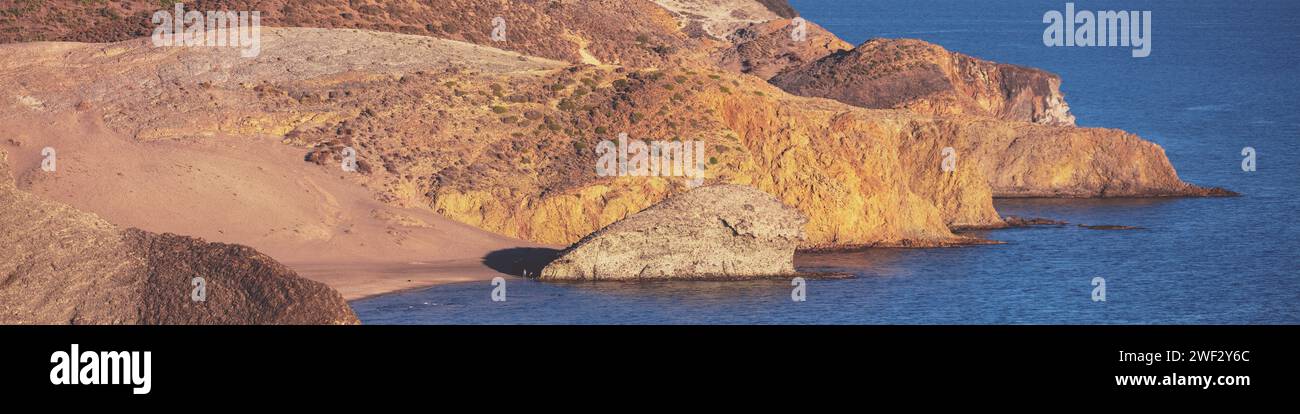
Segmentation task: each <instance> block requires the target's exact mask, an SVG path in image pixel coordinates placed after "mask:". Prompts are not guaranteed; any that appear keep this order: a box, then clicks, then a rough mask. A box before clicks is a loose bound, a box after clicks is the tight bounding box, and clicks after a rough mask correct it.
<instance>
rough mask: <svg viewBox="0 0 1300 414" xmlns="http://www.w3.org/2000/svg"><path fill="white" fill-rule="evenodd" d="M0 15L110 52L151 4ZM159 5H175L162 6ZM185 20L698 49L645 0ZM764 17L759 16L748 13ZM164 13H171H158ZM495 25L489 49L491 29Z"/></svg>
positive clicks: (312, 8) (597, 51) (302, 6)
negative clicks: (499, 32) (499, 27)
mask: <svg viewBox="0 0 1300 414" xmlns="http://www.w3.org/2000/svg"><path fill="white" fill-rule="evenodd" d="M4 3H11V5H10V6H9V7H2V6H0V43H13V42H31V41H72V42H95V43H104V42H118V41H124V40H128V39H134V38H140V37H148V36H150V35H151V34H152V33H153V31H154V28H155V25H154V24H153V23H152V22H151V17H152V15H153V13H154V12H155V11H158V10H160V9H164V8H163V7H161V6H160V2H159V1H158V0H123V1H116V0H115V1H104V0H41V1H32V0H17V1H9V2H0V5H3V4H4ZM161 3H176V2H173V1H164V2H161ZM183 4H184V7H185V10H186V11H190V10H199V11H209V10H234V11H253V10H256V11H259V12H260V15H261V21H262V24H263V25H266V26H273V27H317V28H348V29H364V30H371V31H381V32H392V33H402V34H412V35H424V36H433V37H439V38H443V39H451V40H461V41H466V42H470V43H477V44H483V45H492V46H493V47H497V48H501V49H505V50H511V51H516V52H521V53H525V54H528V55H531V56H537V57H544V58H550V59H556V60H563V61H567V62H573V63H580V62H586V63H592V64H598V63H604V64H621V65H631V66H662V65H664V64H666V63H667V62H669V61H670V60H672V58H673V57H674V56H675V55H677V54H679V53H683V52H691V53H694V51H695V50H697V49H700V47H699V45H698V41H696V40H692V39H690V38H689V37H688V36H687V35H686V34H685V32H683V31H681V30H678V24H677V21H676V20H674V19H673V17H672V15H671V14H670V13H669V12H668V11H667V10H665V9H664V8H662V7H659V6H657V5H656V4H655V3H653V2H651V1H649V0H509V1H508V0H421V1H415V0H403V1H384V0H356V1H319V0H193V1H186V2H183ZM756 7H757V8H758V10H764V11H766V9H764V8H763V6H756ZM165 10H172V9H170V8H166V9H165ZM497 17H500V18H502V19H503V21H504V22H505V29H506V30H505V32H504V34H505V40H504V41H496V40H494V39H493V38H492V31H493V29H494V28H495V27H496V26H495V25H494V23H493V20H494V19H495V18H497Z"/></svg>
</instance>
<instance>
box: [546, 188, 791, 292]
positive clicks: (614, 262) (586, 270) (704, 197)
mask: <svg viewBox="0 0 1300 414" xmlns="http://www.w3.org/2000/svg"><path fill="white" fill-rule="evenodd" d="M805 221H806V220H805V219H804V217H803V216H801V215H800V214H799V213H798V212H797V211H796V210H794V209H792V208H789V207H786V206H785V205H783V204H781V202H780V201H778V200H777V199H776V197H773V196H771V195H769V194H767V193H764V192H762V191H759V190H757V189H754V188H752V187H747V186H741V185H730V184H725V185H712V186H707V187H701V188H697V189H695V190H692V191H689V192H686V193H684V194H682V195H679V196H676V197H673V198H670V199H668V200H666V201H664V202H662V203H659V204H656V205H654V206H651V207H650V208H647V209H645V210H642V211H641V212H639V213H636V214H633V215H630V216H628V217H627V218H625V219H623V220H620V221H618V222H615V223H614V224H611V225H609V226H607V227H605V228H603V229H600V230H599V231H596V232H595V233H592V234H591V235H589V236H587V237H585V238H583V239H582V240H581V241H579V242H578V243H576V244H574V245H573V246H572V247H570V248H568V249H567V250H565V251H564V252H563V253H562V254H561V256H560V258H559V259H556V260H555V261H554V262H551V264H549V265H547V266H546V268H545V269H543V270H542V274H541V279H543V280H604V279H659V278H674V279H715V278H742V277H758V276H778V275H790V274H794V273H795V271H794V251H795V247H796V246H798V244H799V242H800V241H801V240H802V239H803V225H804V223H805Z"/></svg>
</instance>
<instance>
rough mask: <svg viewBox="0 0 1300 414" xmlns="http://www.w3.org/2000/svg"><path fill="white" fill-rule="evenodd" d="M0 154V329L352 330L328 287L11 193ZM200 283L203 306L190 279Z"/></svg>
mask: <svg viewBox="0 0 1300 414" xmlns="http://www.w3.org/2000/svg"><path fill="white" fill-rule="evenodd" d="M5 157H6V154H5V153H4V152H3V151H0V178H2V179H0V245H3V246H5V248H4V249H0V275H4V277H3V278H2V279H0V323H5V324H355V323H358V320H357V317H356V315H355V314H353V312H352V309H351V308H350V307H348V305H347V303H346V302H344V300H343V297H342V296H340V295H339V294H338V292H335V291H334V290H333V289H330V288H329V287H326V286H325V285H323V284H321V283H317V282H312V281H309V280H306V279H303V278H300V277H298V276H297V275H295V274H294V273H293V271H291V270H289V269H287V268H285V267H284V266H282V265H280V264H279V263H277V262H276V261H275V260H273V259H271V258H270V257H267V256H265V255H263V254H260V253H258V252H256V251H254V250H253V249H250V248H247V247H243V246H238V245H227V244H219V243H206V242H204V241H202V240H199V239H194V238H189V237H184V236H177V235H173V234H161V235H160V234H152V233H148V232H144V231H140V230H137V229H125V230H123V229H119V228H117V227H116V226H113V225H112V224H110V223H108V222H106V221H104V220H103V219H100V218H99V217H97V216H95V215H93V214H88V213H83V212H80V211H77V210H75V209H73V208H72V207H69V206H67V205H64V204H61V203H55V202H51V201H46V200H42V199H40V198H38V197H36V196H33V195H32V194H30V193H27V192H24V191H21V190H18V189H17V188H16V187H15V186H14V184H13V181H12V180H11V179H10V177H9V171H8V168H7V167H6V165H7V162H6V160H5ZM195 277H202V278H204V279H205V281H206V286H205V287H206V295H205V301H203V302H195V301H193V300H192V297H191V296H192V294H193V293H194V292H193V290H194V286H193V285H192V280H193V278H195Z"/></svg>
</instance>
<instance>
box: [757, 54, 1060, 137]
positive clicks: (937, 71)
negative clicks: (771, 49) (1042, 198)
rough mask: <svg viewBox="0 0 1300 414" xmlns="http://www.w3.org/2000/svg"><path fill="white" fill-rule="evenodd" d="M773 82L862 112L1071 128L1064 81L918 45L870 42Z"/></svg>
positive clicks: (1053, 75) (785, 72) (1036, 71)
mask: <svg viewBox="0 0 1300 414" xmlns="http://www.w3.org/2000/svg"><path fill="white" fill-rule="evenodd" d="M771 82H772V83H773V84H774V85H777V86H779V87H781V89H784V90H786V91H788V92H790V93H793V94H796V95H803V96H817V97H823V98H831V99H835V100H837V101H840V102H844V103H847V104H850V105H855V106H861V107H864V108H898V109H908V110H911V111H914V112H918V113H924V114H932V115H939V116H945V115H976V116H989V117H994V118H999V119H1004V120H1008V121H1024V122H1033V123H1037V124H1047V125H1074V116H1073V115H1071V114H1070V107H1069V106H1068V105H1066V103H1065V97H1064V96H1063V95H1062V94H1061V91H1060V87H1061V78H1060V77H1059V76H1056V75H1055V74H1052V73H1048V72H1046V71H1043V70H1040V69H1034V68H1028V67H1023V66H1016V65H1008V64H1002V63H994V62H989V61H986V60H981V59H976V58H974V57H971V56H967V55H964V54H961V53H955V52H950V51H948V50H947V49H944V48H942V47H940V46H938V45H935V44H932V43H927V42H924V41H921V40H913V39H872V40H870V41H867V42H866V43H863V44H861V45H859V46H858V47H856V48H853V49H852V50H844V51H838V52H835V53H832V54H829V55H827V56H825V57H823V58H821V59H819V60H817V61H814V62H809V63H807V64H804V65H802V66H799V67H795V68H790V69H788V70H786V71H784V72H782V73H780V74H778V75H776V76H774V77H772V78H771Z"/></svg>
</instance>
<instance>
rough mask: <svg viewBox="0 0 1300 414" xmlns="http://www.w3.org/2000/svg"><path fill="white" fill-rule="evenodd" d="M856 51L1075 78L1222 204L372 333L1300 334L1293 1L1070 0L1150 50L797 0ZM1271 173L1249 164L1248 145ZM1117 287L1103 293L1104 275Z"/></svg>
mask: <svg viewBox="0 0 1300 414" xmlns="http://www.w3.org/2000/svg"><path fill="white" fill-rule="evenodd" d="M791 3H792V4H793V5H794V7H795V8H796V9H798V10H799V11H800V13H801V14H802V15H803V16H804V17H805V18H807V19H808V20H810V21H813V22H816V23H818V24H820V25H822V26H824V27H826V28H827V29H829V30H830V31H832V32H834V33H835V34H837V35H839V36H840V37H842V38H844V39H845V40H848V41H849V42H851V43H855V44H856V43H860V42H863V41H865V40H867V39H869V38H872V37H906V38H919V39H924V40H927V41H931V42H934V43H938V44H940V45H942V46H944V47H946V48H948V49H950V50H954V51H958V52H962V53H966V54H970V55H974V56H977V57H981V58H986V59H991V60H994V61H998V62H1006V63H1014V64H1020V65H1027V66H1034V67H1039V68H1043V69H1046V70H1049V71H1052V72H1055V73H1057V74H1060V75H1061V77H1062V79H1063V87H1062V89H1063V90H1064V92H1065V94H1066V99H1067V101H1068V102H1069V103H1070V106H1071V108H1072V110H1073V112H1074V114H1075V116H1077V117H1078V122H1079V124H1080V125H1082V126H1096V127H1110V128H1119V129H1124V130H1127V131H1130V132H1134V133H1136V134H1138V135H1140V136H1142V137H1144V138H1146V139H1148V140H1151V141H1154V142H1156V143H1158V144H1160V145H1161V146H1163V147H1164V148H1165V151H1166V153H1167V154H1168V156H1169V158H1170V160H1171V161H1172V162H1173V164H1174V166H1175V168H1177V169H1178V172H1179V174H1180V176H1181V177H1182V178H1183V179H1184V180H1186V181H1189V182H1192V183H1197V184H1203V185H1211V186H1223V187H1226V188H1229V189H1231V190H1234V191H1238V192H1241V193H1242V194H1244V196H1243V197H1239V198H1226V199H1169V200H1151V199H1136V200H999V201H998V203H997V206H998V210H999V211H1000V212H1001V213H1002V214H1003V215H1019V216H1031V217H1048V218H1054V219H1060V220H1066V221H1069V222H1071V223H1088V224H1118V225H1129V226H1140V227H1142V228H1144V229H1142V230H1133V231H1100V230H1088V229H1082V228H1079V227H1075V226H1064V227H1038V228H1027V229H1012V230H999V231H991V232H981V233H979V235H981V236H983V237H987V238H991V239H996V240H1001V241H1005V242H1007V244H1004V245H996V246H980V247H965V248H949V249H917V250H910V249H875V250H869V251H865V252H855V253H834V254H800V255H799V256H797V257H796V265H798V266H799V267H800V268H801V269H804V270H825V269H833V270H839V271H846V272H851V273H854V274H856V275H858V277H856V278H852V279H845V280H820V281H819V280H811V281H809V282H808V287H807V301H805V302H800V303H795V302H792V301H791V300H790V290H791V286H790V283H789V282H788V281H757V282H647V283H583V284H547V283H539V282H534V281H530V280H523V279H518V278H512V279H509V284H508V286H509V288H508V300H507V301H506V302H492V301H490V300H489V293H490V291H491V289H492V287H491V286H490V285H489V284H488V283H486V282H482V283H468V284H453V285H445V286H438V287H433V288H429V289H424V290H419V291H411V292H405V293H397V294H390V295H384V296H380V297H375V298H370V299H366V300H360V301H355V302H352V306H353V308H354V309H356V311H357V314H358V315H359V316H360V317H361V319H362V321H363V322H365V323H371V324H375V323H379V324H442V323H453V324H514V323H557V324H569V323H574V324H640V323H670V324H679V323H680V324H693V323H707V324H751V323H758V324H769V323H778V324H779V323H823V324H987V323H995V324H1058V323H1064V324H1140V323H1152V324H1296V323H1300V229H1298V226H1297V223H1296V215H1297V212H1300V201H1298V200H1300V194H1298V193H1300V151H1297V145H1298V144H1300V142H1298V140H1300V110H1297V108H1300V105H1297V104H1300V102H1298V101H1300V81H1298V80H1297V79H1298V78H1300V76H1297V75H1300V54H1298V53H1296V51H1297V50H1300V2H1296V1H1290V0H1266V1H1195V2H1192V1H1177V0H1165V1H1145V2H1144V1H1076V2H1075V4H1076V7H1077V8H1078V9H1080V10H1150V11H1152V22H1153V23H1152V26H1153V34H1152V48H1151V55H1150V56H1149V57H1146V58H1133V57H1131V54H1130V52H1129V49H1128V48H1119V47H1115V48H1110V47H1096V48H1079V47H1063V48H1048V47H1045V46H1044V45H1043V43H1042V36H1043V29H1044V27H1045V25H1044V24H1043V23H1042V19H1043V14H1044V13H1045V12H1046V11H1048V10H1061V11H1063V10H1064V9H1065V2H1064V1H1048V2H1039V1H988V0H985V1H965V0H947V1H938V0H908V1H864V0H834V1H833V0H793V1H791ZM1247 146H1249V147H1253V148H1255V149H1256V151H1257V158H1258V170H1257V171H1255V172H1251V173H1246V172H1243V171H1242V170H1241V160H1242V156H1241V152H1242V148H1243V147H1247ZM1094 277H1103V278H1105V280H1106V288H1107V292H1106V299H1107V300H1106V301H1105V302H1093V301H1092V299H1091V292H1092V290H1093V286H1092V285H1091V281H1092V279H1093V278H1094Z"/></svg>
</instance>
